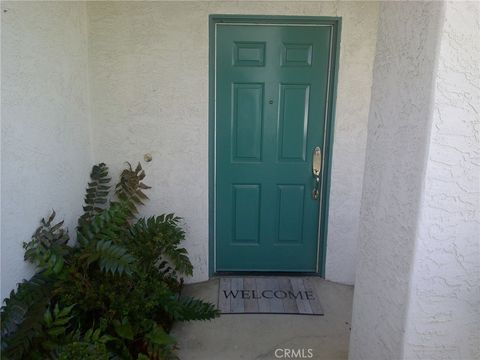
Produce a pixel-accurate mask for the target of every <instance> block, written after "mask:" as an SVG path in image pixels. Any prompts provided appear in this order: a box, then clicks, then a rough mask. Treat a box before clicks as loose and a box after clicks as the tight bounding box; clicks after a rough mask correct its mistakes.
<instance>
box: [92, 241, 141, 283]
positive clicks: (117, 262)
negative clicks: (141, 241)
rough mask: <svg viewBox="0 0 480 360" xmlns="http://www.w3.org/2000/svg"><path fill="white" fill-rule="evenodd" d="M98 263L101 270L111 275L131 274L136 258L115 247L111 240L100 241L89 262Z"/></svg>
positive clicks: (121, 248) (119, 247)
mask: <svg viewBox="0 0 480 360" xmlns="http://www.w3.org/2000/svg"><path fill="white" fill-rule="evenodd" d="M94 261H98V265H99V266H100V269H102V270H103V271H104V272H106V273H109V272H110V273H111V274H113V275H114V274H123V273H126V274H131V273H132V264H133V262H134V261H135V258H134V257H133V256H132V255H130V254H129V253H128V251H127V250H126V249H125V248H123V247H121V246H119V245H115V244H114V243H113V242H112V241H110V240H100V241H98V242H97V246H96V249H95V251H94V252H93V253H92V254H91V255H90V256H89V258H88V262H89V263H92V262H94Z"/></svg>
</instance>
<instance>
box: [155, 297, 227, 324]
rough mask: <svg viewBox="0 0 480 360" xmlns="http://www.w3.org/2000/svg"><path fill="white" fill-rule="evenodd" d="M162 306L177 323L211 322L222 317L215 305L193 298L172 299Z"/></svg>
mask: <svg viewBox="0 0 480 360" xmlns="http://www.w3.org/2000/svg"><path fill="white" fill-rule="evenodd" d="M162 306H163V307H164V308H165V310H166V311H167V312H168V313H169V314H170V315H171V316H172V317H173V319H175V320H177V321H191V320H210V319H213V318H215V317H218V316H219V315H220V312H219V310H218V309H217V308H216V307H215V306H214V305H212V304H210V303H207V302H204V301H202V300H199V299H195V298H191V297H181V298H176V297H174V298H170V299H169V300H168V301H165V302H164V303H162Z"/></svg>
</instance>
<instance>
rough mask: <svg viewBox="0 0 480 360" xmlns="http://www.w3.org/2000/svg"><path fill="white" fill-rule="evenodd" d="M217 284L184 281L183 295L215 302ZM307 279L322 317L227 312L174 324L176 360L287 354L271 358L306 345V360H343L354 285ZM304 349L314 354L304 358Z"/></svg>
mask: <svg viewBox="0 0 480 360" xmlns="http://www.w3.org/2000/svg"><path fill="white" fill-rule="evenodd" d="M218 283H219V280H218V279H212V280H209V281H207V282H204V283H199V284H192V285H187V286H186V287H185V290H184V293H185V294H186V295H191V296H196V297H199V298H201V299H204V300H206V301H210V302H212V303H214V304H216V303H217V295H218ZM312 283H313V284H314V287H315V290H316V292H317V294H318V296H319V297H320V301H321V303H322V306H323V308H324V310H325V315H324V316H305V315H270V314H256V315H250V314H249V315H244V314H228V315H222V316H220V318H217V319H215V320H213V321H202V322H200V321H196V322H188V323H177V324H176V325H175V326H174V328H173V330H172V333H173V335H174V336H175V337H176V338H177V340H178V346H179V351H178V354H179V356H180V359H182V360H237V359H244V360H268V359H279V358H280V359H281V358H284V359H287V358H289V357H286V356H284V357H276V356H275V350H276V349H294V350H296V351H297V350H298V349H300V350H301V349H305V350H304V351H305V357H304V358H309V359H322V360H343V359H347V357H348V341H349V336H350V320H351V317H352V299H353V286H347V285H340V284H336V283H332V282H329V281H325V280H323V279H320V278H312ZM307 349H312V352H313V357H309V356H308V353H307ZM277 355H282V353H281V352H277ZM290 358H293V357H290ZM297 358H298V357H297Z"/></svg>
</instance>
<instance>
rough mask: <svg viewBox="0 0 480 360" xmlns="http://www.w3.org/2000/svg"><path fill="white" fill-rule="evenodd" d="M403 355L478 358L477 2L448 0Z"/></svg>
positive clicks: (479, 65) (434, 359)
mask: <svg viewBox="0 0 480 360" xmlns="http://www.w3.org/2000/svg"><path fill="white" fill-rule="evenodd" d="M443 29H444V30H443V35H442V40H441V44H440V56H439V62H438V72H437V74H436V77H435V99H434V112H433V125H432V134H431V139H430V146H429V147H430V149H429V156H428V164H427V172H426V178H425V192H424V194H423V197H422V204H421V216H420V220H419V226H418V235H417V246H416V252H415V258H414V266H413V272H412V279H411V286H410V287H411V294H410V304H409V311H408V319H407V328H406V343H405V358H406V359H419V360H420V359H431V360H440V359H442V360H444V359H452V360H453V359H455V360H457V359H465V360H470V359H480V161H479V160H480V3H479V2H470V3H467V2H448V3H446V8H445V23H444V27H443Z"/></svg>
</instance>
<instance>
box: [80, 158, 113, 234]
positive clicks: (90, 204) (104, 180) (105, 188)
mask: <svg viewBox="0 0 480 360" xmlns="http://www.w3.org/2000/svg"><path fill="white" fill-rule="evenodd" d="M110 180H111V178H109V177H108V167H107V165H105V164H104V163H100V164H98V165H94V166H93V168H92V172H91V173H90V182H89V183H88V187H87V193H86V194H85V205H84V206H83V211H84V214H83V215H82V216H81V217H80V218H79V219H78V226H83V225H84V224H86V223H88V222H90V221H91V220H92V218H93V217H94V216H95V215H97V214H99V213H101V212H102V211H103V210H104V208H105V206H106V204H107V202H108V194H109V192H110Z"/></svg>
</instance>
